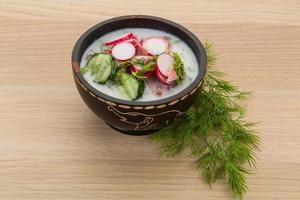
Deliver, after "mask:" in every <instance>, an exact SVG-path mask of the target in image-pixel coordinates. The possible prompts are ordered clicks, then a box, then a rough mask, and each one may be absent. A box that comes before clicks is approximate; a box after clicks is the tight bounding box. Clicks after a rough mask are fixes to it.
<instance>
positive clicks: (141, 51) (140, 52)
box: [136, 42, 149, 55]
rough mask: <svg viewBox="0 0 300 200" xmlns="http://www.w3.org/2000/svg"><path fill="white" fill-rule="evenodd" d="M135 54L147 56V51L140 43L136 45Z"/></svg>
mask: <svg viewBox="0 0 300 200" xmlns="http://www.w3.org/2000/svg"><path fill="white" fill-rule="evenodd" d="M136 54H137V55H149V53H148V51H147V49H145V48H144V47H143V46H142V44H141V43H140V42H137V43H136Z"/></svg>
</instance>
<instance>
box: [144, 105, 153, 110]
mask: <svg viewBox="0 0 300 200" xmlns="http://www.w3.org/2000/svg"><path fill="white" fill-rule="evenodd" d="M153 108H155V106H146V107H144V109H146V110H151V109H153Z"/></svg>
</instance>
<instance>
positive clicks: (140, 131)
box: [72, 15, 206, 135]
mask: <svg viewBox="0 0 300 200" xmlns="http://www.w3.org/2000/svg"><path fill="white" fill-rule="evenodd" d="M133 27H140V28H153V29H158V30H162V31H165V32H169V33H171V34H173V35H176V36H177V37H179V38H180V39H181V40H183V41H184V42H185V43H186V44H187V45H188V46H189V47H190V48H191V49H192V50H193V52H194V54H195V55H196V57H197V61H198V66H199V73H198V75H197V77H196V79H195V80H194V81H193V82H192V83H191V84H190V85H189V86H188V87H187V88H185V89H184V90H182V91H181V92H179V93H177V94H175V95H173V96H171V97H168V98H163V99H161V100H155V101H144V102H138V101H127V100H122V99H117V98H114V97H111V96H109V95H107V94H104V93H102V92H100V91H98V90H96V89H95V88H93V87H92V86H91V85H90V84H89V83H88V82H87V81H86V80H85V79H84V78H83V77H82V75H81V74H80V72H79V63H80V60H81V57H82V55H83V53H84V51H85V50H86V49H87V47H88V46H89V45H90V44H91V43H92V42H93V41H94V40H96V39H97V38H99V37H100V36H102V35H104V34H106V33H108V32H111V31H114V30H117V29H122V28H133ZM205 66H206V54H205V50H204V48H203V45H202V44H201V42H200V41H199V39H198V38H197V37H196V36H195V35H194V34H193V33H192V32H190V31H189V30H188V29H186V28H184V27H183V26H181V25H179V24H177V23H174V22H172V21H169V20H167V19H163V18H159V17H154V16H144V15H129V16H122V17H116V18H112V19H109V20H106V21H103V22H101V23H99V24H97V25H95V26H94V27H92V28H90V29H89V30H88V31H87V32H85V33H84V34H83V35H82V36H81V37H80V38H79V39H78V41H77V42H76V44H75V46H74V48H73V52H72V69H73V76H74V80H75V84H76V86H77V89H78V91H79V93H80V95H81V97H82V99H83V100H84V102H85V103H86V104H87V105H88V107H89V108H90V109H91V110H92V111H93V112H94V113H95V114H96V115H98V116H99V117H100V118H101V119H103V120H104V121H105V122H106V123H107V124H108V125H110V126H111V127H112V128H114V129H116V130H118V131H120V132H122V133H126V134H133V135H144V134H148V133H151V132H154V131H156V130H158V129H160V128H162V127H164V126H166V125H167V124H168V123H169V122H171V121H172V120H174V119H175V117H177V116H179V115H181V114H183V113H184V112H185V111H186V110H187V109H188V108H189V107H190V106H191V104H192V102H193V100H194V99H195V96H196V94H197V91H198V90H199V88H200V87H201V83H202V80H203V77H204V74H205V71H206V68H205ZM174 131H176V130H174Z"/></svg>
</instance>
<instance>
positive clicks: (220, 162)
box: [151, 44, 260, 199]
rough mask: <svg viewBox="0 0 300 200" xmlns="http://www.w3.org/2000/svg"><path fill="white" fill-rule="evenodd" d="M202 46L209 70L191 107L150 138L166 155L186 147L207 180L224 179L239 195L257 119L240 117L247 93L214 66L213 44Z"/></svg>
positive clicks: (243, 188) (253, 151) (252, 161)
mask: <svg viewBox="0 0 300 200" xmlns="http://www.w3.org/2000/svg"><path fill="white" fill-rule="evenodd" d="M205 50H206V54H207V57H208V59H207V61H208V64H207V70H208V72H207V73H206V75H205V77H204V80H203V87H202V89H201V90H199V92H198V94H197V97H196V99H195V101H194V103H193V105H192V107H191V109H190V110H189V111H187V112H186V113H185V114H184V115H182V116H181V117H178V118H177V119H176V120H175V121H174V122H172V123H170V124H169V125H168V126H166V127H165V128H163V129H161V130H159V131H158V132H156V133H154V134H153V135H151V140H152V141H154V142H156V143H159V144H160V145H161V149H162V153H163V154H165V155H166V156H168V157H169V156H175V155H178V154H180V153H181V152H190V156H192V157H193V158H194V160H196V164H197V169H198V170H199V173H200V174H201V175H202V177H203V181H204V182H205V183H207V184H209V185H211V184H212V183H214V182H216V181H217V180H218V179H226V180H227V182H228V184H229V186H230V188H231V191H232V193H233V195H234V196H235V197H237V198H239V199H243V195H244V194H245V192H246V190H247V182H246V175H247V174H248V173H249V171H248V169H246V168H245V164H246V163H248V164H249V165H250V166H255V163H256V150H258V148H259V143H260V139H259V137H258V136H257V132H256V131H255V129H254V126H255V123H252V122H247V121H246V120H245V118H244V116H245V114H246V113H245V107H244V103H243V100H245V99H246V97H247V96H248V94H249V93H248V92H245V91H242V90H239V89H238V88H237V87H236V86H234V85H232V84H231V82H228V81H226V80H224V79H223V78H222V73H221V72H219V71H213V70H212V69H211V67H212V66H213V65H214V61H215V55H214V54H212V52H211V45H210V44H206V45H205ZM174 130H176V131H174Z"/></svg>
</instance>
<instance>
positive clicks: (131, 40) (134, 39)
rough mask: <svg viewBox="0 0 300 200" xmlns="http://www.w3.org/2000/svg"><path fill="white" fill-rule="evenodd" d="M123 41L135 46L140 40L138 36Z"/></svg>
mask: <svg viewBox="0 0 300 200" xmlns="http://www.w3.org/2000/svg"><path fill="white" fill-rule="evenodd" d="M122 42H128V43H131V44H133V45H134V46H136V45H137V44H138V40H137V39H136V38H131V39H129V40H125V41H122Z"/></svg>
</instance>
